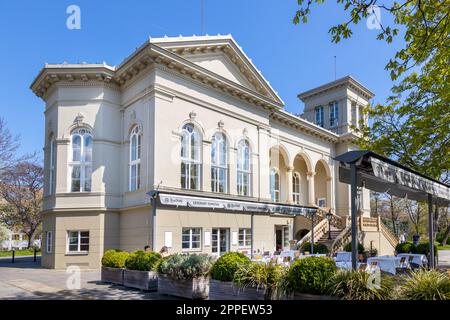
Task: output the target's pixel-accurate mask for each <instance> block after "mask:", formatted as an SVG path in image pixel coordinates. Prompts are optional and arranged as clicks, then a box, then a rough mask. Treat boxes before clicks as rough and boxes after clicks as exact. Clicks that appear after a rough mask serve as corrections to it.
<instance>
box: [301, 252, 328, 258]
mask: <svg viewBox="0 0 450 320" xmlns="http://www.w3.org/2000/svg"><path fill="white" fill-rule="evenodd" d="M326 256H327V255H326V254H324V253H315V254H302V255H300V256H299V257H298V258H299V259H303V258H308V257H326Z"/></svg>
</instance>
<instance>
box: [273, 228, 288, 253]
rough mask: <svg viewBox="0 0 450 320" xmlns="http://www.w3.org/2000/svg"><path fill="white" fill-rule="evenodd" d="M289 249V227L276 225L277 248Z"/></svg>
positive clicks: (281, 249) (278, 249) (280, 249)
mask: <svg viewBox="0 0 450 320" xmlns="http://www.w3.org/2000/svg"><path fill="white" fill-rule="evenodd" d="M287 249H289V227H288V226H275V250H276V251H283V250H287Z"/></svg>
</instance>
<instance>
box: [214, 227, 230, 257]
mask: <svg viewBox="0 0 450 320" xmlns="http://www.w3.org/2000/svg"><path fill="white" fill-rule="evenodd" d="M229 234H230V232H229V229H212V235H211V238H212V239H211V249H212V253H213V254H217V255H219V256H220V255H222V254H224V253H225V252H228V251H229V250H230V249H229V242H230V241H229V238H230V237H229Z"/></svg>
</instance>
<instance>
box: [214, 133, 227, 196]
mask: <svg viewBox="0 0 450 320" xmlns="http://www.w3.org/2000/svg"><path fill="white" fill-rule="evenodd" d="M227 149H228V148H227V139H226V137H225V135H224V134H223V133H220V132H217V133H216V134H215V135H214V136H213V137H212V141H211V190H212V191H213V192H227V180H228V179H227V178H228V162H227Z"/></svg>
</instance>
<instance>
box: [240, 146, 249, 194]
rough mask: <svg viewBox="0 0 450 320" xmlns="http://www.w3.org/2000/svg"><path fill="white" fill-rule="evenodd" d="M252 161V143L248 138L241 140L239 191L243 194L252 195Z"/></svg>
mask: <svg viewBox="0 0 450 320" xmlns="http://www.w3.org/2000/svg"><path fill="white" fill-rule="evenodd" d="M250 183H251V163H250V145H249V143H248V141H247V140H241V141H239V144H238V147H237V192H238V195H241V196H250V193H251V191H250Z"/></svg>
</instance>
